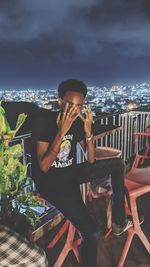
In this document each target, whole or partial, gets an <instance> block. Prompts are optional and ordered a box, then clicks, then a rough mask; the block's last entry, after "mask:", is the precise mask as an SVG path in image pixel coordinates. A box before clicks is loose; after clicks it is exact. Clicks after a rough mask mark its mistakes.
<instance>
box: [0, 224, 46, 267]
mask: <svg viewBox="0 0 150 267" xmlns="http://www.w3.org/2000/svg"><path fill="white" fill-rule="evenodd" d="M0 266H1V267H6V266H7V267H9V266H16V267H21V266H24V267H48V261H47V258H46V255H45V252H44V251H43V250H42V249H41V248H39V247H38V246H36V245H35V244H32V243H30V242H29V241H28V240H27V239H25V238H23V237H22V236H20V235H19V234H18V233H15V232H13V231H12V230H11V229H9V228H7V227H5V226H3V225H1V224H0Z"/></svg>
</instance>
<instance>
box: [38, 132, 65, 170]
mask: <svg viewBox="0 0 150 267" xmlns="http://www.w3.org/2000/svg"><path fill="white" fill-rule="evenodd" d="M62 139H63V136H61V135H60V134H59V133H58V134H57V135H56V137H55V139H54V141H53V143H52V145H51V146H50V144H49V143H48V142H40V141H37V157H38V162H39V166H40V169H41V170H42V171H43V172H45V173H46V172H48V170H49V168H50V167H51V165H52V163H53V161H54V160H55V159H56V157H57V154H58V152H59V148H60V144H61V142H62Z"/></svg>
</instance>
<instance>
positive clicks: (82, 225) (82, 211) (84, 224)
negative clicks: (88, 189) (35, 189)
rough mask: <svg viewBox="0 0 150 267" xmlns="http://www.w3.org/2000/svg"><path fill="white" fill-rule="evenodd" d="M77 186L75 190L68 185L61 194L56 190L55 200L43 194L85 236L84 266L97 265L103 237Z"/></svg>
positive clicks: (83, 248)
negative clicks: (98, 249)
mask: <svg viewBox="0 0 150 267" xmlns="http://www.w3.org/2000/svg"><path fill="white" fill-rule="evenodd" d="M75 187H76V188H75V189H74V190H72V189H71V190H70V188H69V186H68V188H67V189H66V190H65V192H63V191H62V192H61V194H57V193H58V192H56V196H55V199H53V200H52V199H51V197H50V196H48V195H43V197H44V198H46V199H47V200H48V201H49V202H50V203H51V204H52V205H54V206H55V207H57V208H58V209H59V210H60V211H61V212H62V213H63V215H64V216H65V217H66V218H67V219H69V220H70V221H71V223H72V224H73V225H74V226H75V227H76V229H78V230H79V231H80V233H81V235H82V237H83V243H82V247H81V248H82V261H83V266H84V267H97V243H98V240H99V239H100V237H101V236H100V232H98V229H97V225H96V224H95V222H94V220H93V218H92V217H91V216H90V214H89V212H88V210H87V207H86V206H85V204H84V202H83V200H82V197H81V193H80V188H79V186H77V185H75Z"/></svg>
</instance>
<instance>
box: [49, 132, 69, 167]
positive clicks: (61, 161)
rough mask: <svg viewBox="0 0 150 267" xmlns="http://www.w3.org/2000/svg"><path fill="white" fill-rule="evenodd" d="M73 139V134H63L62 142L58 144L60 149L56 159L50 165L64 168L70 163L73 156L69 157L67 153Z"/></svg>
mask: <svg viewBox="0 0 150 267" xmlns="http://www.w3.org/2000/svg"><path fill="white" fill-rule="evenodd" d="M72 139H73V134H68V135H65V136H64V138H63V140H62V143H61V145H60V150H59V153H58V155H57V159H56V160H55V161H54V162H53V164H52V167H55V168H64V167H68V166H70V165H72V162H73V157H72V158H70V159H69V154H70V150H71V141H70V140H72Z"/></svg>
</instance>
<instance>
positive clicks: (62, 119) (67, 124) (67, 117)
mask: <svg viewBox="0 0 150 267" xmlns="http://www.w3.org/2000/svg"><path fill="white" fill-rule="evenodd" d="M78 116H79V111H78V108H77V107H76V106H75V105H73V106H72V107H71V108H70V107H69V103H67V104H66V105H65V109H64V112H63V114H61V112H59V114H58V117H57V125H58V131H59V133H60V135H61V136H64V135H65V134H66V133H67V132H68V131H69V129H70V128H71V126H72V124H73V122H74V121H75V120H76V118H77V117H78Z"/></svg>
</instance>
